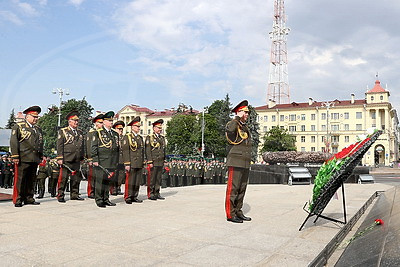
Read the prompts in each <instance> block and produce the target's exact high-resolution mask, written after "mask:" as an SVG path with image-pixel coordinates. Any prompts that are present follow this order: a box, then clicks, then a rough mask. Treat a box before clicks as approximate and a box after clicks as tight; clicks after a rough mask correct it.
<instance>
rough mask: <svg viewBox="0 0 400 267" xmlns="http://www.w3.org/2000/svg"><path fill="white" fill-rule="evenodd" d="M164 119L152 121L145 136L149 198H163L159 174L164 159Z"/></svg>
mask: <svg viewBox="0 0 400 267" xmlns="http://www.w3.org/2000/svg"><path fill="white" fill-rule="evenodd" d="M163 123H164V120H162V119H159V120H157V121H155V122H154V123H153V133H152V134H151V135H148V136H147V137H146V159H147V164H148V166H149V167H150V184H148V187H149V189H150V191H148V196H147V197H148V198H149V199H151V200H157V199H165V198H163V197H161V195H160V187H161V175H162V171H163V167H164V160H165V148H166V143H165V137H164V136H162V135H161V131H162V124H163Z"/></svg>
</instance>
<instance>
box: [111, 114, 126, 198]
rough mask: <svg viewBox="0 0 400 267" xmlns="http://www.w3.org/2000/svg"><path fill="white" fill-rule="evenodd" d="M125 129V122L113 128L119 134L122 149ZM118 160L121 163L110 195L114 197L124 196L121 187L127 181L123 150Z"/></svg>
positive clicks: (118, 123) (120, 122) (119, 122)
mask: <svg viewBox="0 0 400 267" xmlns="http://www.w3.org/2000/svg"><path fill="white" fill-rule="evenodd" d="M124 127H125V123H124V122H123V121H117V122H115V123H114V125H113V126H112V128H113V129H114V131H115V132H116V133H117V134H118V137H119V146H120V147H121V144H122V139H123V138H124V135H123V131H124ZM118 159H119V162H118V165H117V170H116V173H115V177H114V181H113V182H112V184H111V186H110V194H111V195H114V196H117V195H122V193H121V185H122V183H123V181H124V180H125V165H124V161H123V158H122V149H120V153H119V158H118Z"/></svg>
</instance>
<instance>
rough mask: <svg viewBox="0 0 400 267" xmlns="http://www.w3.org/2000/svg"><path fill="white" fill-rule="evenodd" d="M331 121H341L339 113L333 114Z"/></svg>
mask: <svg viewBox="0 0 400 267" xmlns="http://www.w3.org/2000/svg"><path fill="white" fill-rule="evenodd" d="M331 119H332V120H338V119H339V113H331Z"/></svg>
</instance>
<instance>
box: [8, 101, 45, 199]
mask: <svg viewBox="0 0 400 267" xmlns="http://www.w3.org/2000/svg"><path fill="white" fill-rule="evenodd" d="M40 112H41V108H40V107H39V106H33V107H30V108H27V109H26V110H24V112H23V113H24V114H25V120H24V121H22V122H18V123H16V124H14V126H13V127H12V131H11V138H10V148H11V158H12V159H13V162H14V164H15V166H16V168H15V169H16V170H15V175H14V187H15V188H14V191H13V203H14V205H15V207H22V204H23V203H24V204H25V205H27V204H31V205H39V204H40V203H39V202H36V201H35V199H34V198H33V185H34V181H35V178H36V170H37V166H38V164H39V162H40V161H41V159H42V157H43V134H42V130H41V129H40V127H38V126H37V125H36V124H37V121H38V119H39V113H40Z"/></svg>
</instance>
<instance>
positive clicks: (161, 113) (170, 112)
mask: <svg viewBox="0 0 400 267" xmlns="http://www.w3.org/2000/svg"><path fill="white" fill-rule="evenodd" d="M176 113H177V111H176V110H173V109H165V110H162V111H154V112H153V113H152V114H149V115H147V116H146V117H171V116H173V115H175V114H176ZM182 114H199V111H198V110H195V109H193V110H192V111H189V110H187V111H185V112H182Z"/></svg>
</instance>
